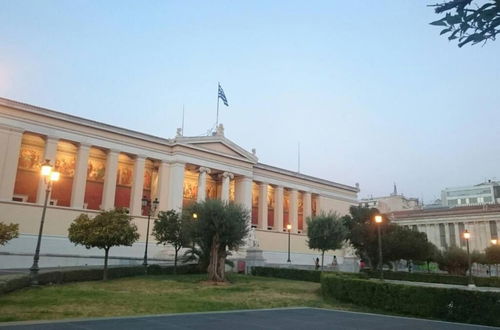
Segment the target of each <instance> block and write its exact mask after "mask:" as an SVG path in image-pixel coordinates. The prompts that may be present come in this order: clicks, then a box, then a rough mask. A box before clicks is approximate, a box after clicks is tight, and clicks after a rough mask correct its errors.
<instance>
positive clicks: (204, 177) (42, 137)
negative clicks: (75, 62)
mask: <svg viewBox="0 0 500 330" xmlns="http://www.w3.org/2000/svg"><path fill="white" fill-rule="evenodd" d="M179 133H180V132H179ZM45 159H49V160H50V161H51V162H52V164H54V165H55V166H56V168H57V170H58V171H59V172H60V173H61V178H60V180H59V181H57V182H55V183H54V185H53V187H52V193H51V196H50V205H49V206H48V209H47V218H46V223H45V228H44V236H43V240H42V248H41V259H40V264H41V266H49V265H52V266H58V265H77V264H80V265H81V264H95V263H101V262H102V261H101V260H100V259H99V257H101V256H102V251H98V250H94V249H91V250H87V249H85V248H82V247H77V246H74V245H73V244H71V243H70V242H69V240H68V239H67V230H68V227H69V225H70V223H71V222H72V221H73V219H74V218H75V217H77V216H78V215H79V214H81V213H88V214H89V215H90V216H93V215H95V214H97V213H98V212H99V210H102V209H112V208H115V207H126V208H128V209H129V210H130V214H131V215H132V216H133V217H134V222H135V223H136V224H137V226H138V228H139V232H140V234H141V238H140V240H139V242H137V243H136V244H134V245H133V246H132V247H120V248H113V249H111V252H110V256H111V257H112V259H111V262H112V263H129V262H131V263H134V262H140V258H141V257H142V253H143V250H144V244H145V236H146V221H147V217H146V216H145V215H144V214H143V210H142V208H141V199H142V198H143V196H147V197H148V198H151V199H154V198H158V200H159V210H169V209H176V210H180V209H182V208H183V206H186V205H188V204H189V203H192V202H193V201H201V200H204V199H206V198H218V199H221V200H225V201H235V202H237V203H240V204H242V205H244V206H245V207H246V208H247V209H248V210H249V211H251V215H252V217H251V218H252V227H254V228H255V230H254V234H253V236H254V237H255V240H256V241H257V242H258V244H259V247H260V248H261V249H262V250H263V251H264V257H265V259H266V261H267V262H269V263H285V260H286V253H287V239H288V238H287V233H286V229H284V228H286V225H287V224H291V225H292V237H291V250H292V256H293V258H292V259H293V260H292V262H293V263H297V264H312V263H313V258H314V257H316V256H317V255H318V253H317V252H315V251H311V250H309V249H308V248H307V244H306V235H305V234H306V231H307V228H306V222H305V219H306V218H307V217H310V216H314V215H316V214H318V213H319V212H320V211H336V212H339V213H340V214H345V213H347V212H348V209H349V207H350V206H351V205H356V204H357V193H358V190H359V189H358V187H357V186H349V185H345V184H339V183H336V182H331V181H328V180H323V179H319V178H315V177H311V176H308V175H303V174H300V173H297V172H293V171H289V170H285V169H281V168H277V167H273V166H269V165H265V164H262V163H259V162H258V159H257V156H256V155H255V152H248V151H246V150H244V149H243V148H241V147H239V146H238V145H236V144H234V143H233V142H231V141H230V140H229V139H227V138H226V137H225V136H224V131H223V128H222V125H221V126H220V127H219V128H218V130H217V132H216V133H214V134H213V135H210V136H197V137H184V136H182V135H181V134H178V135H177V136H176V137H175V138H173V139H165V138H160V137H156V136H152V135H148V134H144V133H140V132H136V131H132V130H128V129H124V128H119V127H115V126H111V125H107V124H104V123H99V122H96V121H92V120H89V119H83V118H79V117H76V116H72V115H69V114H64V113H61V112H56V111H53V110H48V109H44V108H40V107H36V106H32V105H28V104H24V103H20V102H16V101H12V100H8V99H4V98H0V221H3V222H14V223H18V224H19V225H20V232H21V235H20V237H19V238H17V239H14V240H12V241H11V242H10V243H8V244H7V245H6V246H4V247H0V265H1V266H0V268H9V267H10V268H12V267H22V268H26V267H29V265H30V262H31V258H32V255H33V251H34V248H35V242H36V237H37V233H38V228H39V223H40V217H41V212H42V204H43V201H44V197H45V193H44V189H45V183H44V181H43V180H42V179H41V176H40V166H41V164H42V163H43V161H44V160H45ZM149 242H150V244H151V246H150V247H149V249H150V258H152V259H154V260H163V259H169V258H170V257H171V255H170V253H171V251H170V249H169V248H168V247H163V246H157V245H156V242H154V239H153V237H150V240H149ZM244 250H245V249H242V251H240V253H244ZM335 254H336V255H337V258H338V259H339V261H340V262H342V261H343V260H344V257H345V251H335ZM332 255H333V253H332V254H331V255H330V258H331V256H332Z"/></svg>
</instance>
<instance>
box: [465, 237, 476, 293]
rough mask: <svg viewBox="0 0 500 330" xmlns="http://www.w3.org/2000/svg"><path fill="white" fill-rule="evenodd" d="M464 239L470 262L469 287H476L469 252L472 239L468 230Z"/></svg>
mask: <svg viewBox="0 0 500 330" xmlns="http://www.w3.org/2000/svg"><path fill="white" fill-rule="evenodd" d="M464 238H465V241H466V242H467V259H468V262H469V286H470V287H474V286H475V285H474V282H472V266H471V260H470V250H469V239H470V232H469V231H468V230H465V231H464Z"/></svg>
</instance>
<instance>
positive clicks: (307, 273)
mask: <svg viewBox="0 0 500 330" xmlns="http://www.w3.org/2000/svg"><path fill="white" fill-rule="evenodd" d="M328 273H334V272H328ZM335 274H337V275H339V276H351V277H357V278H368V275H366V274H361V273H341V272H335ZM252 275H255V276H267V277H277V278H284V279H288V280H297V281H306V282H316V283H320V282H321V272H320V271H318V270H307V269H295V268H274V267H252Z"/></svg>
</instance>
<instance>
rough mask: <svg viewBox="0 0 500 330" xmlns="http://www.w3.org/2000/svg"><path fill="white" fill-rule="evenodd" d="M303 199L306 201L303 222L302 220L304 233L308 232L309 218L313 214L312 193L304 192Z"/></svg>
mask: <svg viewBox="0 0 500 330" xmlns="http://www.w3.org/2000/svg"><path fill="white" fill-rule="evenodd" d="M302 198H303V201H304V208H303V215H304V217H303V220H302V230H303V231H304V232H307V218H310V217H311V214H312V200H311V193H310V192H304V193H303V194H302Z"/></svg>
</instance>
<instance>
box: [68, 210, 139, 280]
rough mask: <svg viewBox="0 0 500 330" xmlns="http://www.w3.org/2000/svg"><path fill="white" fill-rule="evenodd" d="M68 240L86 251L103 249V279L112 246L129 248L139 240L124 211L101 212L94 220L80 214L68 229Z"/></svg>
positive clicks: (129, 218) (135, 229)
mask: <svg viewBox="0 0 500 330" xmlns="http://www.w3.org/2000/svg"><path fill="white" fill-rule="evenodd" d="M68 237H69V240H70V241H71V242H73V243H75V245H78V244H80V245H83V246H85V247H86V248H87V249H90V248H93V247H96V248H98V249H104V253H105V254H104V273H103V279H104V280H106V279H107V277H108V254H109V249H110V248H111V247H113V246H120V245H125V246H130V245H132V244H133V243H134V242H135V241H137V240H138V239H139V233H137V226H136V225H135V224H134V223H132V218H131V217H130V216H129V215H128V214H127V213H126V210H125V209H116V210H109V211H102V212H101V213H99V214H98V215H96V216H95V217H94V218H89V216H88V215H87V214H84V213H82V214H80V215H79V216H78V217H77V218H76V219H75V220H74V221H73V222H72V223H71V225H70V227H69V229H68Z"/></svg>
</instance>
